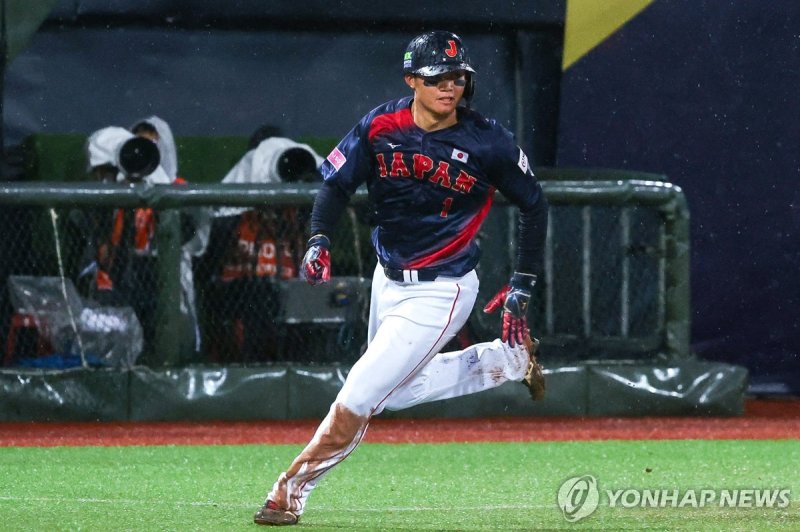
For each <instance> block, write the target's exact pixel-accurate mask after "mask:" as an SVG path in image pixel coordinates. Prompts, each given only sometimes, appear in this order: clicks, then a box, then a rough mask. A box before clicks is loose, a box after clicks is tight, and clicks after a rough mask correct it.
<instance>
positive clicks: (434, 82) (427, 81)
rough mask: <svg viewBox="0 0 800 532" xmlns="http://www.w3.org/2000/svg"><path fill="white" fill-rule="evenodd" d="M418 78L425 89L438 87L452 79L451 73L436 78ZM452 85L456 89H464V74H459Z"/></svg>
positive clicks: (465, 79)
mask: <svg viewBox="0 0 800 532" xmlns="http://www.w3.org/2000/svg"><path fill="white" fill-rule="evenodd" d="M420 77H421V78H422V83H423V84H424V85H425V86H426V87H438V86H439V84H440V83H441V82H443V81H449V80H451V79H453V78H452V74H451V73H447V74H439V75H438V76H420ZM453 85H455V86H456V87H464V86H466V85H467V78H466V77H464V74H461V76H460V77H457V78H455V79H453Z"/></svg>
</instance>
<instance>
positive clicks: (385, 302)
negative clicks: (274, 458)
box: [267, 265, 529, 515]
mask: <svg viewBox="0 0 800 532" xmlns="http://www.w3.org/2000/svg"><path fill="white" fill-rule="evenodd" d="M477 295H478V276H477V275H476V273H475V271H471V272H469V273H468V274H466V275H465V276H463V277H460V278H452V277H438V278H437V279H436V280H435V281H429V282H416V283H413V282H402V283H401V282H395V281H391V280H389V279H387V278H386V276H385V275H384V273H383V269H382V268H381V267H380V265H378V267H377V268H376V269H375V273H374V275H373V280H372V299H371V303H370V318H369V333H368V334H369V338H368V339H369V344H368V347H367V350H366V352H365V353H364V354H363V355H362V356H361V358H360V359H359V360H358V361H357V362H356V363H355V364H354V365H353V367H352V369H351V370H350V373H349V374H348V376H347V379H346V380H345V383H344V385H343V386H342V389H341V390H340V392H339V394H338V396H337V397H336V400H335V401H334V403H333V405H331V409H330V411H329V412H328V415H327V416H326V417H325V419H324V420H323V421H322V423H321V424H320V426H319V427H318V428H317V431H316V433H315V434H314V437H313V438H312V439H311V441H310V442H309V444H308V445H307V446H306V448H305V449H304V450H303V451H302V452H301V453H300V455H298V457H297V458H295V460H294V461H293V462H292V464H291V466H290V467H289V469H288V470H287V471H285V472H284V473H282V474H281V475H280V477H279V478H278V480H277V481H276V482H275V484H274V486H273V487H272V491H271V492H270V493H269V495H268V496H267V498H268V499H269V500H271V501H273V502H275V503H276V504H277V505H278V506H279V507H280V508H282V509H286V510H289V511H292V512H294V513H295V514H297V515H300V514H302V513H303V510H304V508H305V503H306V500H307V499H308V496H309V494H310V493H311V490H312V489H313V488H314V487H315V486H316V484H317V482H319V480H320V479H321V478H322V477H323V476H324V475H325V473H327V472H328V471H329V470H330V469H331V468H332V467H334V466H335V465H336V464H338V463H339V462H341V461H342V460H344V459H345V458H346V457H347V456H348V455H349V454H350V453H351V452H352V451H353V450H354V449H355V448H356V446H357V445H358V444H359V443H360V441H361V439H362V438H363V437H364V433H365V432H366V429H367V425H368V423H369V420H370V418H371V417H372V416H373V415H375V414H378V413H380V412H381V411H382V410H383V409H384V408H387V409H389V410H401V409H403V408H408V407H410V406H414V405H417V404H420V403H425V402H428V401H437V400H440V399H448V398H451V397H459V396H462V395H467V394H471V393H476V392H480V391H483V390H488V389H490V388H494V387H497V386H500V385H501V384H503V383H504V382H506V381H519V380H522V378H523V377H524V376H525V372H526V370H527V368H528V361H529V356H528V352H527V350H526V349H525V347H524V346H516V347H514V348H512V347H509V346H508V344H505V343H503V342H501V341H500V340H499V339H498V340H494V341H493V342H486V343H479V344H475V345H473V346H470V347H468V348H466V349H464V350H461V351H454V352H449V353H439V350H440V349H442V348H443V347H444V346H445V345H446V344H447V342H449V341H450V340H451V339H452V338H453V337H454V336H455V335H456V333H458V331H459V330H460V329H461V327H463V325H464V323H466V321H467V318H469V315H470V313H471V312H472V308H473V306H474V304H475V298H476V297H477Z"/></svg>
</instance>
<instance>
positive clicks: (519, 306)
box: [483, 272, 536, 347]
mask: <svg viewBox="0 0 800 532" xmlns="http://www.w3.org/2000/svg"><path fill="white" fill-rule="evenodd" d="M535 284H536V276H535V275H533V274H530V273H519V272H514V275H512V276H511V281H510V282H509V283H508V284H507V285H505V286H504V287H503V288H501V289H500V291H499V292H497V294H496V295H495V296H494V297H493V298H492V299H491V300H490V301H489V302H488V303H487V304H486V306H485V307H483V311H484V312H486V313H487V314H490V313H492V312H494V311H496V310H497V309H499V308H500V307H502V308H503V314H502V318H503V334H502V337H501V339H502V340H503V341H504V342H506V343H508V345H510V346H511V347H514V346H515V345H525V344H524V341H525V336H526V335H527V334H529V333H528V317H527V315H528V304H529V303H530V301H531V290H532V289H533V285H535Z"/></svg>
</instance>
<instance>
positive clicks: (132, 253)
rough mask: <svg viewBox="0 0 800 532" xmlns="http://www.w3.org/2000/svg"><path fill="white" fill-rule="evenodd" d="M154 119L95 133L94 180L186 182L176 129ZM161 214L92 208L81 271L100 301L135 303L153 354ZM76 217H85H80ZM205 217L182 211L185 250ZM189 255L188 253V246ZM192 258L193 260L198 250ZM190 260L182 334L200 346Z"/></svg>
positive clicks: (91, 152) (90, 150) (91, 151)
mask: <svg viewBox="0 0 800 532" xmlns="http://www.w3.org/2000/svg"><path fill="white" fill-rule="evenodd" d="M154 118H157V117H151V119H148V120H149V121H148V122H145V121H143V122H140V123H138V124H137V126H135V127H134V128H133V129H134V130H135V131H136V132H137V134H133V133H131V132H130V131H128V130H126V129H124V128H120V127H107V128H103V129H100V130H98V131H96V132H95V133H93V134H92V135H91V136H90V137H89V139H88V142H87V146H86V149H87V157H88V162H89V165H88V173H89V176H90V178H92V179H94V180H99V181H102V182H116V183H120V184H127V185H132V184H139V183H143V184H145V185H169V184H172V183H180V182H181V181H182V180H177V179H176V175H175V174H176V170H177V168H176V163H175V161H176V160H177V158H176V156H175V147H174V141H173V140H172V134H171V131H169V129H168V126H166V123H165V122H163V121H161V123H158V122H156V123H157V125H159V126H160V127H153V126H152V121H153V119H154ZM159 120H160V119H159ZM142 124H150V126H151V127H147V126H146V125H145V126H143V125H142ZM164 126H166V129H164ZM164 132H166V134H164ZM164 139H166V142H165V140H164ZM159 144H160V146H159ZM170 161H171V162H172V164H170ZM164 164H166V165H167V167H168V168H169V170H167V169H165V167H164ZM158 217H159V213H158V212H157V211H154V210H153V209H151V208H136V209H114V210H113V211H112V212H110V213H109V211H108V210H101V209H100V210H92V211H89V212H87V213H85V216H84V219H83V220H82V221H81V224H82V225H84V226H87V227H88V230H87V231H85V234H88V235H91V236H90V240H89V242H88V245H87V249H86V252H85V254H84V261H83V265H82V268H81V273H80V277H84V278H85V277H88V276H91V281H90V282H89V283H88V284H89V287H88V292H89V295H90V297H92V298H93V299H95V300H96V301H98V302H99V303H101V304H103V305H113V306H122V305H130V306H131V307H133V309H134V311H135V312H136V314H137V317H138V318H139V321H140V322H141V324H142V329H143V332H144V341H145V354H149V353H152V348H153V343H154V340H155V327H156V309H157V303H158V294H159V292H160V290H159V269H158V259H157V250H156V245H155V232H156V227H157V224H158ZM75 219H77V217H75V216H73V220H75ZM198 219H199V217H198V216H196V215H188V214H183V213H182V214H181V216H180V225H181V228H180V230H181V242H182V243H183V246H182V247H183V249H186V247H187V245H189V244H190V243H192V242H193V241H197V240H198V231H197V227H198ZM206 242H207V238H206ZM202 247H204V246H202ZM201 252H202V250H201ZM183 253H184V255H188V252H186V251H184V252H183ZM188 259H189V261H191V255H188ZM184 262H185V260H184V261H182V264H181V270H182V271H181V288H182V290H181V313H182V314H183V315H184V317H185V318H186V319H185V320H184V322H185V323H186V328H187V331H186V332H185V334H181V337H184V336H186V337H191V338H192V344H193V345H192V346H191V348H192V349H193V350H195V351H197V350H199V334H198V327H197V320H196V312H195V310H194V286H193V281H192V273H191V262H189V264H188V267H187V266H186V265H185V264H183V263H184ZM184 270H185V271H184Z"/></svg>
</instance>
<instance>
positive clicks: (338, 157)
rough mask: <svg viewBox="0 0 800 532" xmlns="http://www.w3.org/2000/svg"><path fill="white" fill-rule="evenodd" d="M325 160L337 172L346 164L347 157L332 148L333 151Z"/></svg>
mask: <svg viewBox="0 0 800 532" xmlns="http://www.w3.org/2000/svg"><path fill="white" fill-rule="evenodd" d="M327 159H328V162H329V163H331V164H332V165H333V167H334V168H336V170H337V171H339V170H340V169H341V168H342V166H344V163H346V162H347V157H345V156H344V153H342V152H340V151H339V148H334V149H333V151H332V152H330V153H329V154H328V157H327Z"/></svg>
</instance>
